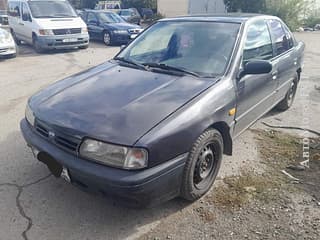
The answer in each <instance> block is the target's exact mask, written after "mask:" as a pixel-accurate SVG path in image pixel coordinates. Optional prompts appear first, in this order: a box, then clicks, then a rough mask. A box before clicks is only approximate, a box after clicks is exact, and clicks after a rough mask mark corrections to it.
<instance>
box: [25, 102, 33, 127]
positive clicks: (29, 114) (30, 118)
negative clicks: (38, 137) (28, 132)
mask: <svg viewBox="0 0 320 240" xmlns="http://www.w3.org/2000/svg"><path fill="white" fill-rule="evenodd" d="M26 119H27V121H28V122H29V123H30V125H31V126H33V127H34V122H35V116H34V113H33V111H32V110H31V108H30V106H29V103H28V104H27V107H26Z"/></svg>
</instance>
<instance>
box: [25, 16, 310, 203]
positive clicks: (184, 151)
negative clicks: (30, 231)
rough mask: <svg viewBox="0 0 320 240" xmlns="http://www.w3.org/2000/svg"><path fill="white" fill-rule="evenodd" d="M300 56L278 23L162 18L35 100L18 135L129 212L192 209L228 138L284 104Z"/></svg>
mask: <svg viewBox="0 0 320 240" xmlns="http://www.w3.org/2000/svg"><path fill="white" fill-rule="evenodd" d="M303 53H304V44H303V43H302V42H298V41H297V40H296V39H295V38H294V36H293V34H292V33H291V32H290V31H289V29H288V27H287V26H286V25H285V24H284V23H283V22H282V21H281V20H280V19H279V18H277V17H272V16H263V15H245V14H243V15H226V16H221V17H218V16H213V17H210V16H204V17H201V16H192V17H180V18H172V19H164V20H160V21H158V22H157V23H155V24H154V25H152V26H151V27H150V28H148V29H147V30H145V31H144V32H142V33H141V34H140V35H139V36H138V37H137V38H136V39H135V40H133V41H132V42H131V43H130V44H129V45H128V46H127V47H126V48H124V49H122V51H120V53H119V54H117V55H116V56H115V57H114V59H112V60H110V61H107V62H105V63H103V64H101V65H99V66H97V67H94V68H92V69H89V70H87V71H84V72H82V73H79V74H77V75H75V76H73V77H68V78H67V79H65V80H63V81H60V82H57V83H55V84H53V85H51V86H50V87H48V88H46V89H44V90H42V91H40V92H39V93H37V94H35V95H34V96H32V97H31V98H30V99H29V101H28V104H27V107H26V118H25V119H23V120H22V121H21V129H22V133H23V135H24V138H25V140H26V142H27V143H28V146H31V148H32V150H33V152H34V154H35V155H36V156H37V158H38V159H39V160H40V161H41V162H43V163H45V164H47V165H48V167H49V169H51V171H52V173H53V174H54V175H55V176H56V177H60V176H63V177H64V178H65V179H66V180H68V181H70V182H71V183H72V184H74V185H76V186H78V187H80V188H83V189H86V190H88V189H91V190H95V191H97V192H99V193H103V194H106V195H109V196H117V197H118V198H119V199H123V200H124V202H125V203H126V204H128V205H130V204H141V206H146V205H149V204H155V203H159V202H162V201H165V200H168V199H172V198H174V197H177V196H181V197H183V198H185V199H187V200H190V201H195V200H197V199H199V198H201V197H202V196H203V195H204V194H205V193H207V192H208V191H209V189H210V188H211V186H212V184H213V183H214V181H215V178H216V177H217V174H218V172H219V168H220V165H221V161H222V155H223V154H227V155H231V154H232V152H233V151H232V150H233V139H234V138H236V137H237V136H239V135H240V134H241V133H242V132H243V131H244V130H246V129H247V128H248V127H249V126H251V125H252V124H253V123H254V122H255V121H257V120H258V119H259V118H260V117H262V116H263V115H264V114H265V113H267V112H268V111H270V110H271V109H273V108H274V107H275V106H277V108H278V109H281V110H287V109H289V108H290V107H291V106H292V104H293V101H294V98H295V94H296V90H297V87H298V83H299V80H300V75H301V72H302V66H303V63H302V61H303Z"/></svg>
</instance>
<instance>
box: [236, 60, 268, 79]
mask: <svg viewBox="0 0 320 240" xmlns="http://www.w3.org/2000/svg"><path fill="white" fill-rule="evenodd" d="M272 68H273V67H272V64H271V63H270V62H269V61H265V60H253V61H250V62H247V63H246V64H245V65H244V67H243V69H242V71H241V72H240V74H239V78H242V77H243V76H245V75H258V74H267V73H270V72H271V71H272Z"/></svg>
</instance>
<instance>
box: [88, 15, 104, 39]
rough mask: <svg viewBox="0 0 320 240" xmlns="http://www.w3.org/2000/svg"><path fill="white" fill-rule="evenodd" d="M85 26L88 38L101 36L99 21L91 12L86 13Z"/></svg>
mask: <svg viewBox="0 0 320 240" xmlns="http://www.w3.org/2000/svg"><path fill="white" fill-rule="evenodd" d="M86 22H87V26H88V32H89V35H90V38H92V39H100V38H101V28H100V27H99V21H98V18H97V16H96V14H94V13H93V12H88V13H87V21H86Z"/></svg>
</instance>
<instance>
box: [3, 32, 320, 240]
mask: <svg viewBox="0 0 320 240" xmlns="http://www.w3.org/2000/svg"><path fill="white" fill-rule="evenodd" d="M297 38H298V39H300V40H303V41H305V43H306V44H307V49H306V56H305V68H304V72H303V76H302V80H301V83H300V86H299V90H298V95H297V98H296V101H295V103H294V105H293V107H292V108H291V109H290V110H289V111H287V112H284V113H279V112H276V111H272V112H271V113H269V114H267V115H266V116H265V117H263V119H261V120H260V121H258V122H257V123H256V124H255V125H254V126H253V127H252V128H251V129H250V130H248V131H246V132H245V133H244V134H243V135H242V136H240V137H239V138H238V139H237V140H236V141H235V143H234V153H235V154H234V156H232V157H225V158H224V161H223V166H222V169H221V172H220V174H219V177H218V181H217V182H216V183H215V185H214V188H213V189H212V190H211V191H210V193H209V194H208V195H206V196H205V197H204V198H203V199H201V200H199V201H197V202H195V203H193V204H190V203H186V202H184V201H182V200H181V199H176V200H173V201H170V202H168V203H165V204H162V205H160V206H157V207H156V208H152V209H140V210H136V209H127V208H124V207H122V206H120V205H118V204H117V202H114V201H111V200H109V199H106V198H102V197H99V196H95V195H90V194H87V193H84V192H81V191H79V190H78V189H77V188H75V187H73V186H71V185H69V184H67V183H66V182H64V181H63V180H61V179H56V178H54V177H52V176H51V175H49V173H48V170H47V168H46V167H45V166H43V164H41V163H39V162H38V161H36V160H35V159H34V158H33V156H32V153H31V152H30V150H29V149H28V148H27V146H26V145H25V142H24V140H23V138H22V136H21V134H20V130H19V121H20V120H21V119H22V118H23V117H24V109H25V105H26V102H27V99H28V97H29V96H31V95H32V94H33V93H34V92H36V91H38V90H39V89H41V88H43V87H45V86H47V85H49V84H50V83H53V82H55V81H57V80H59V79H62V78H64V77H66V76H69V75H72V74H74V73H77V72H79V71H82V70H84V69H86V68H89V67H91V66H94V65H97V64H99V63H101V62H103V61H106V60H107V59H110V58H111V57H112V56H114V54H115V53H117V52H118V51H119V47H105V46H104V45H103V44H101V43H92V44H91V45H90V48H89V49H87V50H83V51H59V52H53V53H49V54H42V55H39V54H36V53H34V51H33V50H32V48H30V47H28V46H22V47H21V48H20V51H19V52H20V55H19V56H18V58H16V59H8V60H0V96H1V101H0V116H1V117H0V240H17V239H24V240H26V239H27V240H38V239H41V240H42V239H46V240H58V239H68V240H69V239H71V240H73V239H74V240H78V239H90V240H93V239H94V240H105V239H107V240H109V239H112V240H113V239H115V240H117V239H121V240H122V239H152V240H154V239H186V240H188V239H219V240H224V239H235V240H238V239H281V240H282V239H283V240H287V239H301V240H302V239H319V236H320V232H319V231H320V203H319V202H320V196H319V192H320V191H319V190H320V189H319V182H320V179H319V176H320V163H319V162H320V160H319V155H320V150H319V138H317V136H316V135H312V134H310V133H306V132H304V131H301V130H293V129H287V128H281V129H274V128H269V127H266V126H265V125H264V124H263V123H268V124H271V125H275V126H282V127H288V126H289V127H300V128H309V129H312V130H315V131H318V132H319V131H320V122H319V117H320V90H319V89H320V64H319V62H320V48H319V40H320V33H300V34H297ZM306 106H307V107H306ZM303 138H306V139H309V140H310V150H308V152H309V153H310V155H311V156H310V160H311V162H310V169H301V167H298V168H297V166H299V163H300V162H301V161H302V160H303V158H302V157H303V153H304V152H305V150H304V149H303V145H302V139H303ZM288 167H289V168H288ZM292 169H293V170H292ZM282 170H285V171H286V173H288V174H291V175H292V177H294V178H295V179H292V178H290V177H288V176H287V175H285V174H283V173H282V172H281V171H282ZM302 170H303V171H302Z"/></svg>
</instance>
